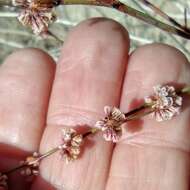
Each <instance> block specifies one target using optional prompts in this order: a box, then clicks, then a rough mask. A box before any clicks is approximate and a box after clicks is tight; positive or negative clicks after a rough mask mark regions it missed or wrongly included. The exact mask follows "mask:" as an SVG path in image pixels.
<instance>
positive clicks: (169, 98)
mask: <svg viewBox="0 0 190 190" xmlns="http://www.w3.org/2000/svg"><path fill="white" fill-rule="evenodd" d="M153 88H154V95H153V96H150V97H146V98H145V103H147V104H150V105H152V109H153V113H152V116H154V117H155V118H156V120H157V121H165V120H170V119H172V117H173V116H175V115H177V114H179V113H180V110H181V106H182V97H181V96H178V95H177V93H176V91H175V88H174V87H173V86H168V85H165V86H161V85H157V86H155V87H153Z"/></svg>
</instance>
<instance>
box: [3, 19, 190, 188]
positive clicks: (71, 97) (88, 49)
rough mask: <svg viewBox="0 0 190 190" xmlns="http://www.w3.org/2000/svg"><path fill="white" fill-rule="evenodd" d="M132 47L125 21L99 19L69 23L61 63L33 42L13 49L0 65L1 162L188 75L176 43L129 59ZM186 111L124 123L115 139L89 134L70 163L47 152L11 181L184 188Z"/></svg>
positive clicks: (9, 162)
mask: <svg viewBox="0 0 190 190" xmlns="http://www.w3.org/2000/svg"><path fill="white" fill-rule="evenodd" d="M128 51H129V38H128V33H127V32H126V31H125V29H124V28H123V27H122V26H120V25H119V24H118V23H116V22H114V21H111V20H108V19H97V18H96V19H90V20H88V21H85V22H82V23H81V24H79V25H78V26H77V27H75V28H74V29H73V30H72V31H71V32H70V34H69V36H68V38H67V40H66V41H65V44H64V46H63V50H62V54H61V57H60V59H59V61H58V63H57V65H56V64H55V63H54V61H53V60H52V58H51V57H50V56H48V55H47V54H46V53H44V52H42V51H40V50H36V49H23V50H20V51H17V52H15V53H14V54H12V55H10V56H9V57H8V58H7V59H6V60H5V62H4V64H3V65H2V66H1V67H0V105H1V106H0V142H1V144H0V171H4V170H7V169H9V168H12V167H15V166H17V165H18V162H19V161H20V160H22V159H23V158H25V156H27V155H30V154H31V153H32V152H34V151H38V150H39V151H40V152H41V153H44V152H46V151H48V150H50V149H51V148H54V147H55V146H56V145H57V143H58V142H59V140H60V129H61V128H62V127H63V126H64V127H65V126H66V127H77V126H78V125H89V126H93V124H94V122H95V121H96V120H98V119H100V118H102V114H103V107H104V106H105V105H110V106H116V107H120V108H121V110H122V111H125V112H126V111H129V110H131V109H132V108H135V107H136V106H138V105H139V102H140V101H141V100H142V99H143V97H144V96H146V95H149V94H151V93H152V87H153V86H155V85H157V84H166V83H173V84H189V83H190V68H189V64H188V60H187V59H186V58H185V56H184V55H183V54H182V53H181V52H179V51H178V50H176V49H175V48H173V47H170V46H167V45H163V44H150V45H146V46H142V47H140V48H138V49H136V50H135V51H134V52H133V53H132V54H130V55H129V59H128ZM55 68H56V72H55ZM54 76H55V78H54ZM50 95H51V96H50ZM46 115H47V117H46ZM189 118H190V111H189V108H187V109H185V110H183V112H182V113H181V114H180V115H179V116H177V117H175V118H173V119H172V120H171V121H166V122H161V123H158V122H156V121H154V120H151V119H149V117H145V118H143V120H141V121H138V122H130V123H129V124H127V125H126V133H125V134H124V135H123V137H122V140H121V141H120V142H118V143H117V144H116V145H113V144H112V143H110V142H106V141H105V140H104V139H103V138H102V137H101V135H99V134H97V135H94V136H91V137H89V139H88V141H87V142H86V143H85V145H84V150H83V152H82V155H81V157H80V158H79V159H78V160H76V161H74V162H72V163H69V164H68V165H66V164H65V163H64V161H63V160H61V159H60V155H59V153H56V154H53V155H51V156H50V157H48V158H46V159H44V160H43V161H42V163H41V165H40V175H39V176H38V177H37V178H36V179H35V180H34V181H33V183H32V185H31V187H29V186H30V185H29V183H27V182H25V181H24V178H23V177H22V176H20V174H19V173H17V174H14V175H12V176H11V177H10V180H9V186H10V187H9V188H10V189H11V190H13V189H14V190H25V189H32V190H53V189H60V190H163V189H164V190H188V189H189V180H190V178H189V165H190V159H189V150H190V140H189V139H190V129H189Z"/></svg>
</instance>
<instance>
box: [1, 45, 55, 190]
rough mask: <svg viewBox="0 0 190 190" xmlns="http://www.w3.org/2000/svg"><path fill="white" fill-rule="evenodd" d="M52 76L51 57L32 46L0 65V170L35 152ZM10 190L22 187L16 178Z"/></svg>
mask: <svg viewBox="0 0 190 190" xmlns="http://www.w3.org/2000/svg"><path fill="white" fill-rule="evenodd" d="M53 76H54V63H53V60H52V59H51V58H50V57H49V56H48V55H47V54H45V53H44V52H42V51H40V50H36V49H24V50H20V51H17V52H15V53H13V54H12V55H10V56H9V57H8V58H7V59H6V60H5V62H4V64H3V65H1V67H0V105H1V106H0V115H1V117H0V171H6V170H7V169H10V168H12V167H15V166H18V164H19V160H20V159H21V158H23V157H24V156H26V155H27V154H28V153H29V152H33V151H37V149H38V145H39V141H40V138H41V134H42V131H43V128H44V123H45V121H46V108H47V105H48V99H49V94H50V89H51V83H52V81H53ZM10 189H14V190H16V189H19V190H20V189H22V188H21V186H20V183H19V179H17V183H13V184H10Z"/></svg>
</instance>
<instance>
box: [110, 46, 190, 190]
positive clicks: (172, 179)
mask: <svg viewBox="0 0 190 190" xmlns="http://www.w3.org/2000/svg"><path fill="white" fill-rule="evenodd" d="M189 72H190V67H189V64H188V61H187V59H186V58H185V56H184V55H183V54H182V53H181V52H179V51H178V50H176V49H175V48H172V47H170V46H167V45H161V44H152V45H147V46H144V47H141V48H139V49H137V50H136V51H135V52H134V53H133V54H132V55H131V57H130V60H129V67H128V70H127V74H126V78H125V82H124V87H123V93H122V98H121V109H122V110H124V111H125V112H126V111H129V110H130V109H133V108H135V107H136V106H138V105H139V102H140V101H141V100H142V99H143V98H144V97H145V96H147V95H151V94H152V92H153V90H152V87H153V86H155V85H158V84H167V83H168V84H169V83H170V84H171V83H172V84H173V85H175V86H178V85H181V84H182V85H184V84H188V83H190V75H189ZM189 117H190V110H189V109H185V110H183V112H182V113H181V114H180V115H179V116H177V117H175V118H173V119H172V120H170V121H166V122H156V121H155V120H154V119H151V118H150V117H148V116H147V117H145V118H143V120H141V122H138V123H136V124H134V123H133V124H132V123H130V122H129V123H128V124H127V125H126V130H127V132H126V134H125V136H124V140H123V141H121V142H120V143H118V144H117V146H116V148H115V150H114V153H113V159H112V163H111V164H112V167H111V170H110V176H109V180H108V184H107V189H109V190H111V189H114V190H124V189H125V190H128V189H133V190H137V189H138V190H139V189H141V190H148V189H156V190H161V189H167V190H178V189H180V190H188V189H189V177H190V176H189V150H190V149H189V148H190V140H189V139H190V133H189Z"/></svg>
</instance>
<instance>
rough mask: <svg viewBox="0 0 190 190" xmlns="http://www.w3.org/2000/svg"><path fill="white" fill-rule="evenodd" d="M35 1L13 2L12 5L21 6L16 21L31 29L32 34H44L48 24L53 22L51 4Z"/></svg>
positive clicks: (18, 0) (19, 0) (16, 0)
mask: <svg viewBox="0 0 190 190" xmlns="http://www.w3.org/2000/svg"><path fill="white" fill-rule="evenodd" d="M39 2H40V1H35V0H14V1H13V4H15V5H17V6H21V8H22V10H21V12H20V14H19V15H18V20H19V21H20V22H21V23H22V24H23V25H24V26H29V27H31V28H32V30H33V32H34V34H45V33H46V32H47V31H48V26H49V24H50V23H52V22H53V21H55V18H56V17H55V14H54V13H53V12H52V8H53V4H52V3H50V2H51V1H50V2H47V3H41V4H40V3H39Z"/></svg>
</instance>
